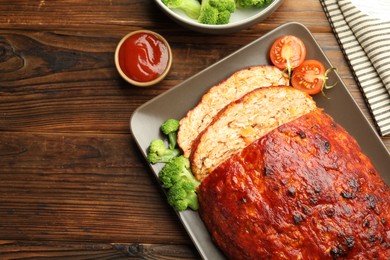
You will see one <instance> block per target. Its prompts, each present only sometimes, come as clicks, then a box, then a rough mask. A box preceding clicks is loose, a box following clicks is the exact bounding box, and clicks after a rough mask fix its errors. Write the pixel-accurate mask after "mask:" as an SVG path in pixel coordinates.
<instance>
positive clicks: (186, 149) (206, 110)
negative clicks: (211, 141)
mask: <svg viewBox="0 0 390 260" xmlns="http://www.w3.org/2000/svg"><path fill="white" fill-rule="evenodd" d="M288 84H289V81H288V78H287V77H286V74H285V73H283V72H282V71H281V70H279V69H278V68H276V67H274V66H268V65H260V66H253V67H249V68H245V69H241V70H239V71H236V72H235V73H233V74H232V75H231V76H230V77H228V78H227V79H226V80H224V81H222V82H220V83H219V84H217V85H215V86H213V87H212V88H210V89H209V91H207V92H206V93H205V94H204V95H203V97H202V99H201V100H200V102H199V103H198V105H197V106H196V107H194V108H193V109H192V110H190V111H189V112H188V113H187V115H186V116H185V117H184V118H182V119H181V120H180V129H179V132H178V134H177V142H178V145H179V146H180V148H181V149H182V150H183V153H184V156H185V157H187V158H188V157H189V156H190V154H191V147H192V142H193V141H194V139H195V138H196V137H197V136H198V134H199V133H200V132H201V131H202V130H203V129H205V128H206V127H207V126H208V124H209V123H210V122H211V121H212V119H213V117H214V116H215V115H216V114H217V113H218V112H219V110H221V109H222V108H223V107H225V106H226V105H227V104H229V103H230V102H232V101H234V100H236V99H239V98H240V97H242V96H243V95H245V94H246V93H248V92H250V91H252V90H254V89H256V88H260V87H269V86H279V85H288Z"/></svg>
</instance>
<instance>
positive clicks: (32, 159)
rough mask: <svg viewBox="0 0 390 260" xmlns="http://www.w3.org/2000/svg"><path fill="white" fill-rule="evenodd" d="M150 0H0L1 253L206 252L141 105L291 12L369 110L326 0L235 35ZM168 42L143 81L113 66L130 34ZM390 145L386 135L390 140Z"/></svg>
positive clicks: (283, 10)
mask: <svg viewBox="0 0 390 260" xmlns="http://www.w3.org/2000/svg"><path fill="white" fill-rule="evenodd" d="M153 2H154V1H152V0H105V1H103V0H95V1H90V0H57V1H45V0H40V1H38V0H37V1H27V0H18V1H6V0H0V14H1V15H0V258H1V259H9V258H24V257H25V258H32V257H38V258H39V257H48V258H55V257H65V258H71V259H86V258H90V259H97V258H99V259H113V258H118V259H119V258H126V257H134V258H140V259H141V258H142V259H155V258H164V259H180V258H182V259H191V258H195V259H197V258H199V257H200V256H199V254H198V253H197V251H196V249H195V247H194V246H193V244H192V242H191V240H190V238H189V236H188V235H187V234H186V232H185V230H184V228H183V227H182V225H181V223H180V222H179V220H178V218H177V216H176V214H175V213H174V211H173V210H172V209H171V208H170V207H169V206H168V205H167V203H166V201H165V198H164V195H163V193H162V192H161V190H160V188H159V185H158V183H157V182H156V181H155V178H154V177H153V175H152V172H151V171H150V170H149V169H148V167H147V164H146V162H145V160H144V159H143V157H142V155H141V153H140V152H139V150H138V148H137V147H136V145H135V141H134V138H133V137H132V135H131V134H130V130H129V119H130V117H131V115H132V113H133V112H134V110H135V109H136V108H137V107H139V106H140V105H141V104H143V103H145V102H146V101H148V100H150V99H152V98H153V97H155V96H157V95H159V94H161V93H163V92H165V91H167V90H168V89H170V88H172V87H173V86H175V85H177V84H178V83H180V82H182V81H183V80H185V79H187V78H188V77H190V76H192V75H194V74H195V73H197V72H199V71H201V70H202V69H205V68H206V67H208V66H209V65H211V64H213V63H214V62H216V61H218V60H220V59H221V58H223V57H225V56H227V55H228V54H230V53H232V52H234V51H235V50H237V49H239V48H240V47H242V46H244V45H246V44H248V43H250V42H252V41H254V40H255V39H257V38H258V37H260V36H262V35H264V34H265V33H267V32H269V31H270V30H272V29H274V28H276V27H277V26H279V25H281V24H283V23H286V22H291V21H296V22H301V23H303V24H304V25H306V26H307V27H308V28H309V29H310V30H311V32H313V34H314V36H315V38H316V39H317V41H318V42H319V44H320V45H321V47H322V48H323V50H324V51H325V53H326V55H327V56H328V57H329V59H330V60H331V62H332V63H333V65H334V66H335V67H337V68H338V71H339V74H340V75H341V77H342V79H343V81H344V82H345V84H346V85H347V86H348V88H349V89H350V91H351V93H352V95H353V97H354V98H355V99H356V101H357V103H358V104H359V106H360V107H361V108H362V109H363V111H364V113H365V115H366V116H367V117H368V118H369V119H370V120H371V118H370V115H369V113H368V110H367V107H366V105H365V103H364V101H363V98H362V95H361V93H360V91H359V90H358V88H357V85H356V83H355V81H354V79H353V77H352V74H351V71H350V69H349V68H348V66H347V63H346V61H345V59H344V57H343V55H342V53H341V51H340V48H339V46H338V44H337V41H336V39H335V37H334V35H333V33H332V30H331V28H330V26H329V24H328V21H327V19H326V17H325V14H324V13H323V10H322V7H321V5H320V3H319V1H315V0H302V1H300V2H299V4H297V3H296V1H294V0H285V2H284V3H283V5H282V6H281V7H280V8H279V9H278V10H277V11H276V12H275V13H274V14H273V15H271V16H270V17H269V18H268V19H266V20H265V21H263V22H261V23H259V24H257V25H255V26H253V27H251V28H249V29H247V30H243V31H241V32H239V33H235V34H230V35H220V36H212V35H205V34H201V33H196V32H191V31H188V30H187V29H184V28H182V27H180V26H178V25H177V24H175V23H174V22H173V21H171V20H170V19H168V18H167V17H166V16H165V15H164V14H163V13H162V12H161V11H160V10H159V9H158V7H157V5H155V4H154V3H153ZM137 29H151V30H154V31H156V32H158V33H160V34H162V35H164V36H165V37H166V38H167V40H168V41H169V42H170V44H171V46H172V48H173V55H174V61H173V65H172V70H171V72H170V74H169V75H168V77H167V78H166V79H165V80H164V81H163V82H161V83H160V84H159V85H157V86H155V87H151V88H136V87H132V86H130V85H128V84H127V83H126V82H125V81H124V80H122V79H121V78H120V77H119V75H118V73H117V71H116V70H115V67H114V59H113V57H114V55H113V54H114V49H115V47H116V44H117V43H118V41H119V40H120V39H121V37H123V36H124V35H125V34H126V33H128V32H130V31H133V30H137ZM383 140H384V142H385V144H386V146H387V148H389V149H390V138H383Z"/></svg>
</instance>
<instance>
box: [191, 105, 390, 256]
mask: <svg viewBox="0 0 390 260" xmlns="http://www.w3.org/2000/svg"><path fill="white" fill-rule="evenodd" d="M198 197H199V213H200V216H201V218H202V219H203V221H204V223H205V225H206V226H207V228H208V230H209V231H210V233H211V234H212V237H213V239H214V240H215V242H216V243H217V244H218V245H219V247H220V248H221V249H222V251H223V252H224V253H225V254H226V255H227V256H228V257H229V258H231V259H332V258H333V259H334V258H348V259H390V189H389V187H388V186H387V185H386V184H385V183H384V182H383V181H382V179H381V177H380V176H379V174H378V172H377V171H376V170H375V168H374V166H373V165H372V163H371V162H370V160H369V159H368V158H367V157H366V156H365V155H364V154H363V153H362V152H361V150H360V148H359V146H358V144H357V142H356V141H355V140H354V139H353V138H352V137H351V136H350V135H349V134H348V133H347V132H346V131H345V130H344V129H343V128H342V127H341V126H339V125H338V124H336V123H335V122H334V121H333V119H332V118H331V117H330V116H328V115H327V114H325V113H324V112H323V111H322V110H320V109H316V110H314V111H312V112H310V113H308V114H305V115H303V116H301V117H299V118H298V119H295V120H293V121H291V122H289V123H286V124H283V125H281V126H279V127H278V128H276V129H274V130H272V131H271V132H269V133H268V134H266V135H265V136H263V137H262V138H260V139H258V140H256V141H255V142H253V143H252V144H251V145H249V146H247V147H246V148H244V149H243V150H241V152H239V153H237V154H235V155H233V156H232V157H230V158H229V159H227V160H226V161H224V162H223V163H222V164H220V165H219V166H218V167H217V168H216V169H215V170H214V171H213V172H212V173H210V174H209V175H208V176H207V177H206V178H205V179H204V180H203V182H202V183H201V185H200V186H199V189H198Z"/></svg>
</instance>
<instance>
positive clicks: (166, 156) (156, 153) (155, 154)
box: [146, 139, 180, 164]
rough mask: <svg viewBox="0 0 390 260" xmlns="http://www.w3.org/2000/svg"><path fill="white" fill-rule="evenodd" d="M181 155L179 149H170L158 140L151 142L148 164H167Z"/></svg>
mask: <svg viewBox="0 0 390 260" xmlns="http://www.w3.org/2000/svg"><path fill="white" fill-rule="evenodd" d="M179 155H180V150H179V149H176V148H175V149H169V148H168V147H166V146H165V143H164V141H163V140H161V139H156V140H153V141H152V142H150V146H149V152H148V155H147V158H146V159H147V160H148V162H150V163H152V164H155V163H166V162H169V161H170V160H171V159H172V158H175V157H176V156H179Z"/></svg>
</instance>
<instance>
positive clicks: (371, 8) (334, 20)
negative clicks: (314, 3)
mask: <svg viewBox="0 0 390 260" xmlns="http://www.w3.org/2000/svg"><path fill="white" fill-rule="evenodd" d="M320 2H321V4H322V6H323V8H324V11H325V14H326V15H327V18H328V20H329V23H330V25H331V26H332V28H333V31H334V33H335V35H336V38H337V40H338V42H339V44H340V47H341V49H342V50H343V52H344V55H345V57H346V59H347V61H348V62H349V64H350V66H351V69H352V71H353V73H354V75H355V78H356V80H357V83H358V85H359V87H360V89H361V90H362V93H363V95H364V97H365V100H366V103H367V105H368V107H369V109H370V112H371V114H372V116H373V117H374V119H375V123H376V126H377V128H378V131H379V134H380V135H381V136H385V135H389V134H390V19H389V18H386V16H388V14H389V13H390V2H389V0H375V1H367V0H365V1H364V2H365V3H366V4H364V3H363V1H358V0H320ZM386 10H387V11H386Z"/></svg>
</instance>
